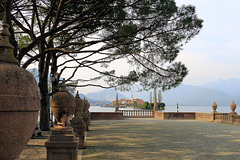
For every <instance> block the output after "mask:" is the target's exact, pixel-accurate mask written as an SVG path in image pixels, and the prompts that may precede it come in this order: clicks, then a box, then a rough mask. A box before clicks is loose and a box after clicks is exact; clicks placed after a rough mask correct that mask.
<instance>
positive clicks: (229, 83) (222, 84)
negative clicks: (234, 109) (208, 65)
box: [202, 78, 240, 97]
mask: <svg viewBox="0 0 240 160" xmlns="http://www.w3.org/2000/svg"><path fill="white" fill-rule="evenodd" d="M202 87H206V88H213V89H218V90H221V91H223V92H225V93H227V94H228V95H230V96H235V97H236V96H240V79H236V78H232V79H227V80H223V79H218V80H216V81H212V82H208V83H206V84H204V85H202Z"/></svg>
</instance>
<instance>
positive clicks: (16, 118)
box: [0, 22, 40, 160]
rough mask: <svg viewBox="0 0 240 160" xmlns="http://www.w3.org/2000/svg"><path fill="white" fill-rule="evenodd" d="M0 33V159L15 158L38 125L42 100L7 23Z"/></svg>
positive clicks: (8, 159) (10, 159)
mask: <svg viewBox="0 0 240 160" xmlns="http://www.w3.org/2000/svg"><path fill="white" fill-rule="evenodd" d="M0 35H1V37H0V123H1V124H0V159H4V160H13V159H17V158H18V157H19V155H20V153H21V152H22V150H23V149H24V147H25V145H26V144H27V142H28V140H29V139H30V137H31V135H32V132H33V130H34V128H35V126H36V124H37V118H38V111H39V109H40V100H39V96H38V88H37V82H36V80H35V78H34V77H33V75H32V74H31V73H29V72H28V71H27V70H25V69H23V68H20V67H19V66H18V61H17V59H16V58H15V57H14V55H13V46H12V45H11V44H10V43H9V36H10V33H9V31H8V25H7V24H5V22H3V30H2V31H1V33H0Z"/></svg>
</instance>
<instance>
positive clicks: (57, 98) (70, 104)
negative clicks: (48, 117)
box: [51, 80, 76, 128]
mask: <svg viewBox="0 0 240 160" xmlns="http://www.w3.org/2000/svg"><path fill="white" fill-rule="evenodd" d="M51 107H52V112H53V115H54V117H55V119H56V120H57V124H58V127H63V128H66V127H69V123H70V120H71V118H72V116H73V114H74V111H75V107H76V103H75V99H74V96H73V95H72V94H71V93H69V92H68V90H67V88H66V84H65V80H63V82H62V84H61V86H60V90H59V91H58V92H57V93H56V94H54V96H53V98H52V102H51Z"/></svg>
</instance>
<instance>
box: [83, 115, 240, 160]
mask: <svg viewBox="0 0 240 160" xmlns="http://www.w3.org/2000/svg"><path fill="white" fill-rule="evenodd" d="M90 130H91V131H89V132H88V133H87V139H86V146H87V149H85V150H83V157H82V160H91V159H98V160H101V159H104V160H108V159H109V160H118V159H122V160H135V159H137V160H140V159H141V160H237V159H239V160H240V152H239V150H240V126H237V125H229V124H221V123H211V122H202V121H195V120H159V119H125V120H99V121H91V126H90Z"/></svg>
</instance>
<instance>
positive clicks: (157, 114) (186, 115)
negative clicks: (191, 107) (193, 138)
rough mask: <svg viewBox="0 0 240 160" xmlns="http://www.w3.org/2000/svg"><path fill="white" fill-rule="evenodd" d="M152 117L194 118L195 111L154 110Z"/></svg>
mask: <svg viewBox="0 0 240 160" xmlns="http://www.w3.org/2000/svg"><path fill="white" fill-rule="evenodd" d="M154 117H155V118H160V119H195V112H155V113H154Z"/></svg>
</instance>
